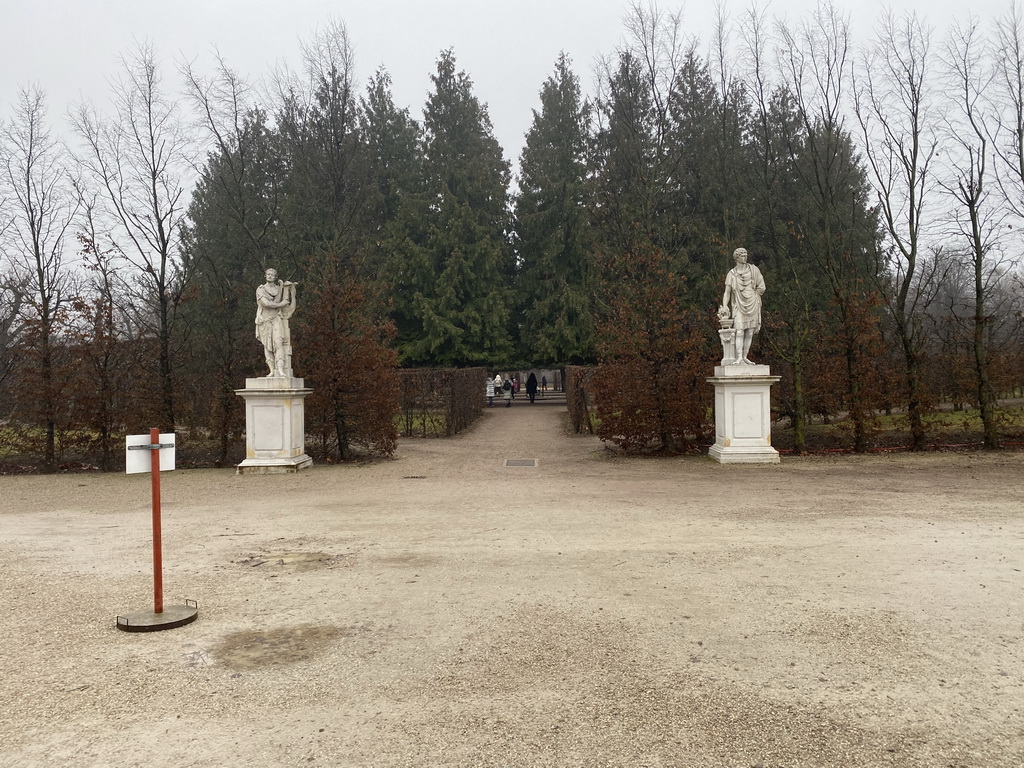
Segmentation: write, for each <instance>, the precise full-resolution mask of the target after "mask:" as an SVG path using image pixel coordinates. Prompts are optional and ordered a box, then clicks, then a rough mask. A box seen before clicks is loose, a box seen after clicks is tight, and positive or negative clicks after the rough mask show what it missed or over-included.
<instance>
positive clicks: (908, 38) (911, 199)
mask: <svg viewBox="0 0 1024 768" xmlns="http://www.w3.org/2000/svg"><path fill="white" fill-rule="evenodd" d="M932 59H933V56H932V53H931V33H930V31H929V30H928V29H927V28H926V27H925V26H924V24H922V22H921V21H920V20H919V19H918V18H917V17H916V16H915V15H907V16H903V17H900V18H896V17H894V16H892V15H887V16H885V17H884V19H883V21H882V25H881V28H880V31H879V33H878V36H877V37H876V39H875V41H874V43H873V44H872V45H871V46H869V48H868V49H867V53H866V55H865V57H864V59H863V61H862V63H861V66H860V69H859V82H858V87H857V88H855V89H854V108H855V110H856V113H857V119H858V121H859V122H860V127H861V132H862V137H863V141H864V153H865V157H866V159H867V163H868V166H869V167H870V169H871V175H872V177H873V181H874V187H875V191H876V194H877V198H878V204H879V210H880V211H881V219H882V222H883V225H884V227H885V230H886V233H887V234H888V237H889V241H890V243H889V245H890V247H889V248H888V249H887V250H886V255H887V257H888V269H887V270H886V272H885V273H884V274H883V275H882V278H883V281H884V282H883V288H884V290H883V295H884V296H885V297H886V300H887V301H888V304H889V310H890V312H891V314H892V317H893V320H894V321H895V323H896V328H897V332H898V333H899V338H900V345H901V347H902V352H903V360H904V366H905V370H904V373H905V376H906V387H907V415H908V417H909V420H910V434H911V447H912V448H913V449H914V450H922V449H923V448H924V447H925V438H926V431H925V424H924V420H923V411H924V404H923V401H922V396H923V393H922V384H921V365H920V357H921V344H922V336H921V317H922V312H923V310H924V309H925V307H926V306H927V301H928V296H929V295H930V293H929V291H928V290H922V289H921V288H922V286H924V285H928V284H931V280H930V279H928V277H929V276H927V275H926V276H923V275H922V274H921V269H922V266H923V260H922V251H923V247H924V239H925V234H926V218H925V206H926V204H927V203H928V202H930V201H931V200H932V197H933V195H932V194H931V193H932V192H933V191H934V181H933V179H932V172H933V167H932V166H933V161H934V158H935V155H936V150H937V146H938V136H937V133H936V129H937V126H936V116H935V114H934V107H933V104H932V93H931V92H930V89H931V88H932V87H933V85H932V81H931V79H930V78H932V76H933V75H932V71H931V68H932V65H933V62H932ZM934 263H935V262H932V264H934ZM925 266H926V265H925Z"/></svg>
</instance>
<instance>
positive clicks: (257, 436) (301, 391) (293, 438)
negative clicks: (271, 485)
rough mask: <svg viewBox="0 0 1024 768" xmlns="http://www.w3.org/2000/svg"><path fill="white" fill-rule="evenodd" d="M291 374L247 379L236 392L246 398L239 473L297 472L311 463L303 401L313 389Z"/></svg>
mask: <svg viewBox="0 0 1024 768" xmlns="http://www.w3.org/2000/svg"><path fill="white" fill-rule="evenodd" d="M303 384H304V382H303V380H302V379H297V378H294V377H290V376H267V377H265V378H259V379H246V380H245V389H236V390H235V394H236V395H238V396H239V397H242V398H244V399H245V461H243V462H242V463H241V464H239V465H238V467H237V470H236V471H237V472H238V474H240V475H245V474H257V475H268V474H278V473H285V472H298V471H299V470H302V469H305V468H306V467H309V466H311V465H312V464H313V460H312V459H311V458H310V457H309V456H307V455H306V447H305V446H306V419H305V408H304V404H303V400H304V399H305V397H306V395H308V394H309V393H310V392H312V391H313V390H311V389H305V388H304V387H303Z"/></svg>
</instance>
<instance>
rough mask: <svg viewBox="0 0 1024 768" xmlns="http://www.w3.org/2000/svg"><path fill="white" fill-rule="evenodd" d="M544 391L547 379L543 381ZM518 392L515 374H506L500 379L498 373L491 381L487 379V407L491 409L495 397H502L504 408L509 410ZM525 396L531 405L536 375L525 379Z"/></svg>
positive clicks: (534, 396)
mask: <svg viewBox="0 0 1024 768" xmlns="http://www.w3.org/2000/svg"><path fill="white" fill-rule="evenodd" d="M544 385H545V389H546V388H547V379H546V377H545V381H544ZM518 391H519V377H518V376H517V375H515V374H512V373H510V374H508V375H507V376H506V377H505V378H504V379H502V378H501V374H500V373H496V374H494V378H493V379H490V378H489V379H487V388H486V393H487V406H488V407H491V406H493V405H494V398H495V397H502V398H504V400H505V407H506V408H511V407H512V401H513V400H515V399H516V392H518ZM526 395H527V397H529V398H530V402H531V403H532V402H533V401H534V400H535V399H536V397H537V375H536V374H534V373H533V372H531V373H530V375H529V376H527V377H526Z"/></svg>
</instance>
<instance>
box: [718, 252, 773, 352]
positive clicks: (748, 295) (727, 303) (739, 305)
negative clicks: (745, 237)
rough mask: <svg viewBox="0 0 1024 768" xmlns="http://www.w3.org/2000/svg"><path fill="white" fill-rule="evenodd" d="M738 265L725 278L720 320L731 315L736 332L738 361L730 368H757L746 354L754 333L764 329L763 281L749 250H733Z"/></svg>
mask: <svg viewBox="0 0 1024 768" xmlns="http://www.w3.org/2000/svg"><path fill="white" fill-rule="evenodd" d="M732 257H733V259H734V260H735V261H736V266H735V267H733V268H732V269H730V270H729V274H727V275H726V276H725V294H724V295H723V296H722V306H721V307H719V308H718V317H719V318H720V319H727V318H729V316H730V314H731V316H732V327H733V329H734V330H735V332H736V340H735V344H736V347H735V348H736V359H735V360H733V361H731V362H729V363H728V364H730V365H754V363H753V362H751V360H750V358H749V357H747V355H749V354H750V343H751V342H752V341H753V340H754V334H755V333H757V332H758V331H760V330H761V294H763V293H764V278H763V277H761V270H759V269H758V268H757V267H755V266H754V265H753V264H750V263H749V262H748V260H747V259H748V254H747V249H746V248H737V249H736V250H735V251H733V254H732Z"/></svg>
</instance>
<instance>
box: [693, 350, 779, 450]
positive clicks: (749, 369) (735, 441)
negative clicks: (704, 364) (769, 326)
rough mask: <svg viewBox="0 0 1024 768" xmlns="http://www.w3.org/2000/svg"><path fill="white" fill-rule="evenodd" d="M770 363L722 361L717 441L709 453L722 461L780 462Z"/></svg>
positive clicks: (713, 379) (718, 373)
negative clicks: (774, 441)
mask: <svg viewBox="0 0 1024 768" xmlns="http://www.w3.org/2000/svg"><path fill="white" fill-rule="evenodd" d="M770 374H771V369H770V368H769V367H768V366H767V365H719V366H716V367H715V375H714V376H713V377H711V378H709V379H708V383H710V384H712V385H714V387H715V444H714V445H712V446H711V448H710V449H709V450H708V455H709V456H710V457H711V458H713V459H714V460H715V461H717V462H719V463H720V464H778V463H779V452H778V451H776V450H775V449H774V448H772V428H771V399H770V390H771V386H772V384H774V383H775V382H777V381H778V380H779V378H780V377H779V376H772V375H770Z"/></svg>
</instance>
